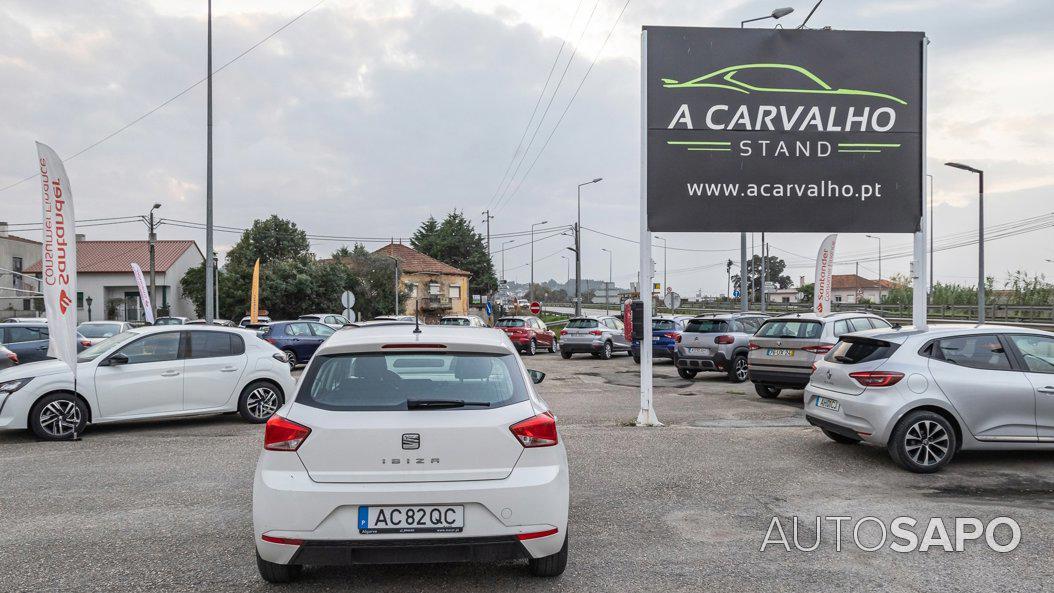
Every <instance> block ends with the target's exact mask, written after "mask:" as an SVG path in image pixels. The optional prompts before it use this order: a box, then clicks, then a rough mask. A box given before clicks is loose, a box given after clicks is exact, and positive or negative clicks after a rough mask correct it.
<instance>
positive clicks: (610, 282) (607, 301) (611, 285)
mask: <svg viewBox="0 0 1054 593" xmlns="http://www.w3.org/2000/svg"><path fill="white" fill-rule="evenodd" d="M600 250H601V251H607V252H608V286H607V290H605V291H604V310H605V311H607V310H608V305H609V304H611V290H612V289H613V288H614V287H615V283H614V282H613V279H614V277H613V276H612V275H611V270H612V264H611V259H612V258H611V250H610V249H607V248H605V247H601V248H600Z"/></svg>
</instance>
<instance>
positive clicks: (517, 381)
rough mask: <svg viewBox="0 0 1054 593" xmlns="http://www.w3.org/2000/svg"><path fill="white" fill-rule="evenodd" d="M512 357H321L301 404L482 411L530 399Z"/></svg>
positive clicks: (310, 372) (336, 407) (343, 408)
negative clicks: (481, 409) (482, 409)
mask: <svg viewBox="0 0 1054 593" xmlns="http://www.w3.org/2000/svg"><path fill="white" fill-rule="evenodd" d="M519 364H520V363H519V359H518V358H517V357H516V356H515V355H513V354H479V353H460V352H453V353H447V352H445V353H443V354H436V353H404V354H374V353H369V354H335V355H329V356H317V357H315V360H314V361H312V363H311V366H310V368H309V369H308V372H307V375H306V376H305V377H304V380H303V383H302V384H301V387H300V391H299V393H298V394H297V399H296V401H297V403H300V404H303V405H306V406H313V407H316V408H322V409H325V410H337V411H367V410H374V411H381V410H411V409H412V410H426V409H480V408H495V407H500V406H506V405H509V404H513V403H517V402H522V401H526V400H527V397H528V396H527V386H526V384H525V382H524V379H523V373H522V371H521V370H520V366H519Z"/></svg>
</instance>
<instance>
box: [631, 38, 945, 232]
mask: <svg viewBox="0 0 1054 593" xmlns="http://www.w3.org/2000/svg"><path fill="white" fill-rule="evenodd" d="M646 30H647V64H646V66H645V67H646V69H647V70H646V84H647V89H646V91H647V119H648V121H647V125H648V131H647V143H648V144H647V173H646V174H647V190H648V228H649V230H652V231H691V232H699V231H718V232H721V231H771V232H915V231H917V230H918V225H919V221H920V219H921V216H922V183H921V177H922V158H923V155H922V150H923V142H922V128H923V126H922V120H923V59H924V57H923V56H924V53H923V43H924V35H923V34H922V33H888V32H871V31H809V30H783V29H777V30H757V29H748V30H742V29H708V28H684V27H646Z"/></svg>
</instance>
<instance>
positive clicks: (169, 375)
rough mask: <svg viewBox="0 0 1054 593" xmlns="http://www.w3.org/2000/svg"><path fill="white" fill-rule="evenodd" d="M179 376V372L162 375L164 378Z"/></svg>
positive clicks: (167, 372)
mask: <svg viewBox="0 0 1054 593" xmlns="http://www.w3.org/2000/svg"><path fill="white" fill-rule="evenodd" d="M178 375H179V371H165V372H163V373H161V376H162V377H176V376H178Z"/></svg>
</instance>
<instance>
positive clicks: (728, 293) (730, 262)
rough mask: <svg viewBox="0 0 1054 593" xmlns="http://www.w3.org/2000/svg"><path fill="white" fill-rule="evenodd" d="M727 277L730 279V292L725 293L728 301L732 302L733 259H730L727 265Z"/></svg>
mask: <svg viewBox="0 0 1054 593" xmlns="http://www.w3.org/2000/svg"><path fill="white" fill-rule="evenodd" d="M725 276H727V277H728V290H727V291H726V292H725V295H726V296H727V297H728V300H732V258H729V259H728V263H727V264H725Z"/></svg>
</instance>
